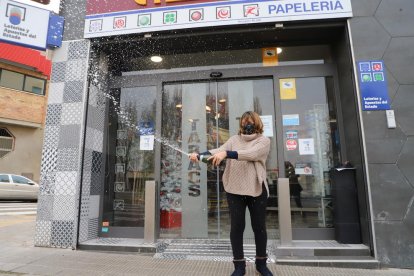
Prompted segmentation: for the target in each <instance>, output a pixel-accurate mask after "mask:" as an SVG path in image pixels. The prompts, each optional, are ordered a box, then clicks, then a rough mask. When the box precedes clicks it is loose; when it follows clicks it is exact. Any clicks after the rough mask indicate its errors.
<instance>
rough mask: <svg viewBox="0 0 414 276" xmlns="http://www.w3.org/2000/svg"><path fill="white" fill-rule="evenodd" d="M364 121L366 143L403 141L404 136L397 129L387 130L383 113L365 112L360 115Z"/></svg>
mask: <svg viewBox="0 0 414 276" xmlns="http://www.w3.org/2000/svg"><path fill="white" fill-rule="evenodd" d="M362 116H363V119H364V132H365V137H366V139H367V140H368V141H370V140H386V139H397V140H405V139H406V135H405V134H404V132H403V131H402V130H401V129H400V128H399V126H398V125H397V128H395V129H389V128H388V127H387V119H386V115H385V111H366V112H363V113H362Z"/></svg>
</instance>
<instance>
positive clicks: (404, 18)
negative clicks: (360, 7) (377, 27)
mask: <svg viewBox="0 0 414 276" xmlns="http://www.w3.org/2000/svg"><path fill="white" fill-rule="evenodd" d="M375 17H376V18H377V19H378V21H380V22H381V24H382V25H383V26H384V28H385V29H386V30H387V31H388V32H389V33H390V34H391V36H392V37H396V36H414V1H407V0H383V1H381V4H380V5H379V7H378V10H377V11H376V13H375Z"/></svg>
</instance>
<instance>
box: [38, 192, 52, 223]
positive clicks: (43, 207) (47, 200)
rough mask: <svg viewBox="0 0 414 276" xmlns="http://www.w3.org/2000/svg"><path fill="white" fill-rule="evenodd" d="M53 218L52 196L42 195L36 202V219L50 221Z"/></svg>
mask: <svg viewBox="0 0 414 276" xmlns="http://www.w3.org/2000/svg"><path fill="white" fill-rule="evenodd" d="M52 218H53V195H42V196H40V197H39V199H38V202H37V219H38V220H51V219H52Z"/></svg>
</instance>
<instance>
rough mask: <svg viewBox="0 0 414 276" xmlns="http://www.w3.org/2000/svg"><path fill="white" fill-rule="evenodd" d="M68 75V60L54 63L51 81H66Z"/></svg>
mask: <svg viewBox="0 0 414 276" xmlns="http://www.w3.org/2000/svg"><path fill="white" fill-rule="evenodd" d="M65 75H66V62H53V63H52V76H51V78H50V79H51V82H64V81H65Z"/></svg>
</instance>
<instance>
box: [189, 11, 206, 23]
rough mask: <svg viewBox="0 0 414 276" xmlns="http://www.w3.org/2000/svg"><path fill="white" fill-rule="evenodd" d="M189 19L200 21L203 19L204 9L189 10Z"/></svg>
mask: <svg viewBox="0 0 414 276" xmlns="http://www.w3.org/2000/svg"><path fill="white" fill-rule="evenodd" d="M189 16H190V21H193V22H197V21H202V20H203V19H204V11H203V9H196V10H190V11H189Z"/></svg>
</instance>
